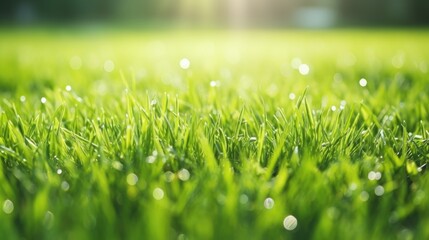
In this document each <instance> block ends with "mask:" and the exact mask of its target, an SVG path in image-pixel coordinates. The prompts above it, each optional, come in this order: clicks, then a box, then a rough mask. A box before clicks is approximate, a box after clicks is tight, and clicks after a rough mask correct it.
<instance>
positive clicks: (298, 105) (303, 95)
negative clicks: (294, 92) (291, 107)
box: [296, 86, 308, 109]
mask: <svg viewBox="0 0 429 240" xmlns="http://www.w3.org/2000/svg"><path fill="white" fill-rule="evenodd" d="M307 91H308V86H307V87H306V88H305V89H304V92H303V93H302V94H301V96H299V98H298V101H297V102H296V108H297V109H299V107H301V103H302V101H303V100H304V98H305V96H306V95H307Z"/></svg>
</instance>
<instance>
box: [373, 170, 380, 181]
mask: <svg viewBox="0 0 429 240" xmlns="http://www.w3.org/2000/svg"><path fill="white" fill-rule="evenodd" d="M374 179H375V180H377V181H378V180H380V179H381V172H375V177H374Z"/></svg>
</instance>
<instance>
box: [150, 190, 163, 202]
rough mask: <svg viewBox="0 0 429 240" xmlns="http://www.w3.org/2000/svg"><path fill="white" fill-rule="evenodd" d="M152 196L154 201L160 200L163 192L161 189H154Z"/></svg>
mask: <svg viewBox="0 0 429 240" xmlns="http://www.w3.org/2000/svg"><path fill="white" fill-rule="evenodd" d="M152 195H153V198H155V199H156V200H161V199H163V198H164V191H163V190H162V189H161V188H155V189H154V190H153V193H152Z"/></svg>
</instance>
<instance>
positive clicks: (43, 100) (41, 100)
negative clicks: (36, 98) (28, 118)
mask: <svg viewBox="0 0 429 240" xmlns="http://www.w3.org/2000/svg"><path fill="white" fill-rule="evenodd" d="M47 101H48V100H46V98H45V97H42V98H41V99H40V102H41V103H42V104H45V103H46V102H47Z"/></svg>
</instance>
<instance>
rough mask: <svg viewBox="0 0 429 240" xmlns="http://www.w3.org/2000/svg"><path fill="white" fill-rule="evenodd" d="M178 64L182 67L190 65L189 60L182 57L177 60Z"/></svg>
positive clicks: (185, 67) (186, 67)
mask: <svg viewBox="0 0 429 240" xmlns="http://www.w3.org/2000/svg"><path fill="white" fill-rule="evenodd" d="M179 65H180V67H181V68H182V69H188V68H189V67H190V66H191V61H189V59H187V58H182V59H181V60H180V62H179Z"/></svg>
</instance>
